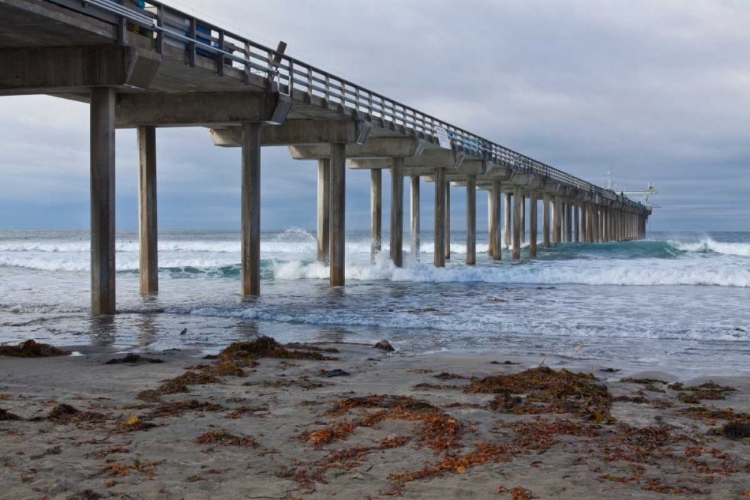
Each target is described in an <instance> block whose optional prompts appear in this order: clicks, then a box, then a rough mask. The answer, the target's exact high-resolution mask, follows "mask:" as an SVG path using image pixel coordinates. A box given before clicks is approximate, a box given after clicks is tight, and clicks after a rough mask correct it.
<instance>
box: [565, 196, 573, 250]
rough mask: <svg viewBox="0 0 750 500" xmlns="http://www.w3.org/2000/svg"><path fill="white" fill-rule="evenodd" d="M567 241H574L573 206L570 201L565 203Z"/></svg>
mask: <svg viewBox="0 0 750 500" xmlns="http://www.w3.org/2000/svg"><path fill="white" fill-rule="evenodd" d="M565 241H566V242H568V243H570V242H571V241H573V206H572V204H571V203H570V201H568V202H566V203H565Z"/></svg>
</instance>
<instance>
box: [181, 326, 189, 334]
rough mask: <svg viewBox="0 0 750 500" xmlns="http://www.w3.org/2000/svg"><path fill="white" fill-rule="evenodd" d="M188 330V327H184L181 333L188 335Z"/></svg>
mask: <svg viewBox="0 0 750 500" xmlns="http://www.w3.org/2000/svg"><path fill="white" fill-rule="evenodd" d="M187 332H188V329H187V328H183V329H182V331H181V332H180V335H187Z"/></svg>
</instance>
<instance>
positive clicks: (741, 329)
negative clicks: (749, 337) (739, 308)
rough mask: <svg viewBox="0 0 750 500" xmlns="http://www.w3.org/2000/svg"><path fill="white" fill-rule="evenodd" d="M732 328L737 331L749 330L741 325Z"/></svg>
mask: <svg viewBox="0 0 750 500" xmlns="http://www.w3.org/2000/svg"><path fill="white" fill-rule="evenodd" d="M732 330H734V331H735V332H746V331H747V330H745V329H744V328H742V327H741V326H735V327H734V328H732Z"/></svg>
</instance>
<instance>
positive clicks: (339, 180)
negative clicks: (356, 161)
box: [330, 142, 346, 286]
mask: <svg viewBox="0 0 750 500" xmlns="http://www.w3.org/2000/svg"><path fill="white" fill-rule="evenodd" d="M330 252H331V286H344V285H345V284H346V274H345V271H346V144H344V143H338V142H337V143H334V144H331V243H330Z"/></svg>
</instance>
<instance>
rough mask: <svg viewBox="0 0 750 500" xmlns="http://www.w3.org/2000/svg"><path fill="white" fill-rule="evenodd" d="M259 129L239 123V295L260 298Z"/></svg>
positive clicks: (255, 126)
mask: <svg viewBox="0 0 750 500" xmlns="http://www.w3.org/2000/svg"><path fill="white" fill-rule="evenodd" d="M260 127H261V125H260V124H259V123H243V124H242V295H245V296H248V295H249V296H258V295H260V147H261V146H260Z"/></svg>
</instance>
